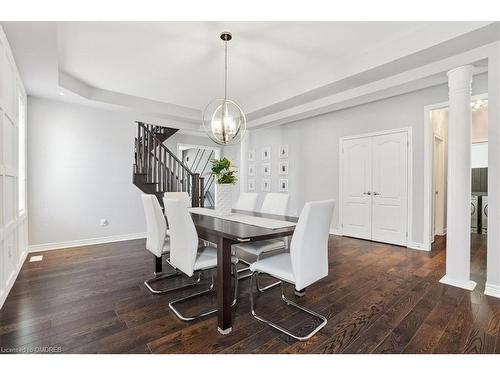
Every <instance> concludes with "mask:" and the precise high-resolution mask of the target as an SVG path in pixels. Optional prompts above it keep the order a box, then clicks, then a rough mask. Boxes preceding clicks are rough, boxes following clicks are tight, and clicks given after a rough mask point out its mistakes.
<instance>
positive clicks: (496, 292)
mask: <svg viewBox="0 0 500 375" xmlns="http://www.w3.org/2000/svg"><path fill="white" fill-rule="evenodd" d="M484 294H485V295H487V296H490V297H496V298H500V285H494V284H489V283H486V286H485V288H484Z"/></svg>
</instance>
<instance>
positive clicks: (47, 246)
mask: <svg viewBox="0 0 500 375" xmlns="http://www.w3.org/2000/svg"><path fill="white" fill-rule="evenodd" d="M139 238H146V233H144V232H143V233H130V234H119V235H116V236H107V237H98V238H87V239H83V240H75V241H63V242H52V243H44V244H39V245H30V246H28V252H30V253H36V252H39V251H47V250H61V249H67V248H71V247H80V246H89V245H99V244H103V243H109V242H118V241H127V240H136V239H139Z"/></svg>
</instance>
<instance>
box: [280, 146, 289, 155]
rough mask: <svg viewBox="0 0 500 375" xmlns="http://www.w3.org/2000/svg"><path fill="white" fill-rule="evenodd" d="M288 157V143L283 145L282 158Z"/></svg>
mask: <svg viewBox="0 0 500 375" xmlns="http://www.w3.org/2000/svg"><path fill="white" fill-rule="evenodd" d="M287 157H288V145H281V146H280V158H287Z"/></svg>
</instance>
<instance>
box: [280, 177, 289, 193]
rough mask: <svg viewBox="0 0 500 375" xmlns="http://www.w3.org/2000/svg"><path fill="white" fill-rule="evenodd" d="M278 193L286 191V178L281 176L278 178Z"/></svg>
mask: <svg viewBox="0 0 500 375" xmlns="http://www.w3.org/2000/svg"><path fill="white" fill-rule="evenodd" d="M279 191H280V193H288V179H287V178H282V179H280V189H279Z"/></svg>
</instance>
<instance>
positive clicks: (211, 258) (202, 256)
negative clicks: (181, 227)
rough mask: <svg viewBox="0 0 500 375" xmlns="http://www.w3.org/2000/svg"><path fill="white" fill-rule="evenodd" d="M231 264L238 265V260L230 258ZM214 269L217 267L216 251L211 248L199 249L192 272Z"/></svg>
mask: <svg viewBox="0 0 500 375" xmlns="http://www.w3.org/2000/svg"><path fill="white" fill-rule="evenodd" d="M231 262H232V263H234V264H236V263H238V258H235V257H231ZM214 267H217V249H216V248H215V247H211V246H203V247H200V248H199V249H198V254H197V255H196V260H195V261H194V270H195V271H199V270H205V269H208V268H214Z"/></svg>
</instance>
